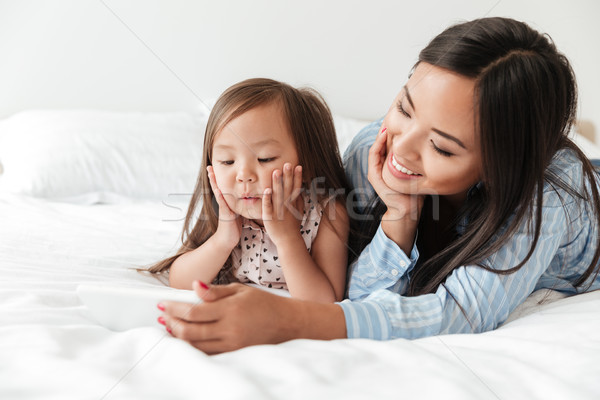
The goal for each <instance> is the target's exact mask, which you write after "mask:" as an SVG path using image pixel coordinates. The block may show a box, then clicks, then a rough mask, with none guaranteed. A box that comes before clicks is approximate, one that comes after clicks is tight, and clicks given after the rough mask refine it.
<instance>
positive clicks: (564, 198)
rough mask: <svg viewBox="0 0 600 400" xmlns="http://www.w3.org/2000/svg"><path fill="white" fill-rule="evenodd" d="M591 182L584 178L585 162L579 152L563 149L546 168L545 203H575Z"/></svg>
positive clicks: (554, 204)
mask: <svg viewBox="0 0 600 400" xmlns="http://www.w3.org/2000/svg"><path fill="white" fill-rule="evenodd" d="M589 184H590V182H586V180H585V179H584V171H583V163H582V161H581V159H580V158H579V156H578V155H577V153H576V152H575V151H574V150H572V149H561V150H559V151H558V152H556V154H555V155H554V157H553V159H552V162H551V163H550V165H549V166H548V168H547V170H546V179H545V182H544V203H545V204H544V205H545V206H550V207H552V206H555V207H558V206H561V207H562V206H565V205H567V204H570V203H573V202H574V201H576V200H578V199H580V198H581V197H580V195H583V194H584V192H585V190H586V186H588V185H589ZM596 184H598V181H597V182H596Z"/></svg>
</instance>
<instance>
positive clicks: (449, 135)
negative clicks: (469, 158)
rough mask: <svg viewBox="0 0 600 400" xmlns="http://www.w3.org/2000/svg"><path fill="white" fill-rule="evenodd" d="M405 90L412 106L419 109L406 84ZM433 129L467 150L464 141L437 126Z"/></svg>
mask: <svg viewBox="0 0 600 400" xmlns="http://www.w3.org/2000/svg"><path fill="white" fill-rule="evenodd" d="M404 92H405V93H406V98H407V99H408V102H409V103H410V106H411V107H412V109H413V110H415V111H417V109H416V108H415V103H413V100H412V97H410V92H409V90H408V86H406V85H404ZM431 130H432V131H434V132H435V133H437V134H438V135H440V136H443V137H445V138H446V139H448V140H452V141H453V142H454V143H456V144H457V145H459V146H460V147H462V148H463V149H465V150H466V149H467V148H466V147H465V145H464V143H463V142H461V141H460V140H459V139H458V138H456V137H454V136H452V135H451V134H449V133H446V132H444V131H440V130H439V129H436V128H431Z"/></svg>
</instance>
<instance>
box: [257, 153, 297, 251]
mask: <svg viewBox="0 0 600 400" xmlns="http://www.w3.org/2000/svg"><path fill="white" fill-rule="evenodd" d="M282 169H283V171H280V170H278V169H276V170H275V171H273V174H272V179H273V181H272V188H267V189H265V191H264V193H263V201H262V218H263V224H264V226H265V229H266V230H267V233H268V234H269V237H270V238H271V240H272V241H273V243H274V244H275V246H277V247H280V244H283V243H284V242H286V241H289V240H296V239H300V238H301V236H300V223H301V221H302V214H303V213H302V207H303V202H302V197H301V196H300V194H301V193H302V167H301V166H300V165H298V166H296V167H295V168H294V169H293V171H292V165H291V164H290V163H285V164H284V165H283V168H282Z"/></svg>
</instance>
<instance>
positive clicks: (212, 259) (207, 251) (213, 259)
mask: <svg viewBox="0 0 600 400" xmlns="http://www.w3.org/2000/svg"><path fill="white" fill-rule="evenodd" d="M232 250H233V247H231V246H230V245H229V244H227V243H224V242H223V241H221V240H219V238H218V237H217V236H216V235H213V236H211V237H210V238H209V239H208V240H207V241H206V242H204V243H203V244H202V245H201V246H200V247H198V248H196V249H194V250H192V251H189V252H187V253H184V254H182V255H180V256H179V257H177V259H176V260H175V261H173V264H172V265H171V269H170V271H169V285H170V286H171V287H174V288H177V289H191V288H192V282H193V281H198V280H200V281H202V282H207V283H208V282H212V281H213V280H214V279H215V277H216V276H217V274H218V273H219V271H220V270H221V268H223V264H225V261H227V258H228V257H229V255H230V254H231V251H232Z"/></svg>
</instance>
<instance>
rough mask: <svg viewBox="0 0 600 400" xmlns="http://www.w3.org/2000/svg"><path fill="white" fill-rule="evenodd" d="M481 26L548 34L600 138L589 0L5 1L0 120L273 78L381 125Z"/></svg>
mask: <svg viewBox="0 0 600 400" xmlns="http://www.w3.org/2000/svg"><path fill="white" fill-rule="evenodd" d="M482 16H510V17H513V18H517V19H520V20H523V21H526V22H528V23H530V24H531V25H532V26H533V27H535V28H537V29H538V30H541V31H545V32H548V33H550V35H551V36H552V37H553V39H554V40H555V41H556V43H557V45H558V47H559V48H560V49H562V51H563V52H564V53H566V54H567V56H568V57H569V58H570V60H571V61H572V63H573V66H574V69H575V72H576V74H577V77H578V80H579V87H580V119H582V120H585V121H588V122H590V123H591V124H592V126H593V127H595V129H596V130H598V129H600V78H599V77H598V72H597V68H598V65H600V51H599V48H600V45H599V44H598V43H599V39H600V21H599V19H600V2H597V1H594V0H587V1H586V0H570V1H566V0H561V1H558V0H532V1H527V0H504V1H502V0H501V1H498V0H462V1H432V0H423V1H420V2H416V1H411V2H408V1H384V0H371V1H355V0H354V1H348V0H330V1H319V0H304V1H301V2H300V1H275V0H273V1H268V0H254V1H244V0H231V1H216V0H215V1H183V0H179V1H167V0H162V1H159V0H154V1H144V0H121V1H117V0H105V1H99V0H61V1H43V0H37V1H36V0H25V1H16V0H15V1H9V0H0V117H4V116H7V115H9V114H12V113H14V112H17V111H20V110H23V109H29V108H103V109H111V110H192V109H194V108H195V107H198V105H199V104H200V101H201V100H203V99H208V98H214V97H216V96H218V95H219V93H220V92H221V91H222V90H223V89H225V88H226V87H227V86H229V85H230V84H232V83H234V82H236V81H239V80H241V79H244V78H248V77H253V76H266V77H272V78H275V79H280V80H284V81H287V82H290V83H292V84H296V85H299V84H309V85H311V86H313V87H315V88H316V89H318V90H319V91H321V92H322V93H323V94H324V96H325V97H326V99H327V100H328V102H329V104H330V106H331V107H332V109H333V111H334V112H335V113H337V114H341V115H345V116H353V117H357V118H365V119H372V118H376V117H378V116H379V115H382V114H383V113H385V111H386V110H387V107H388V105H389V103H390V101H391V100H392V98H393V96H394V95H395V93H396V91H397V90H399V88H400V86H401V84H402V83H403V82H404V80H405V79H406V76H407V73H408V71H409V69H410V67H411V66H412V65H413V63H414V62H415V60H416V57H417V54H418V52H419V50H420V49H421V48H422V47H423V46H424V45H425V44H426V43H427V42H428V41H429V40H430V39H431V38H432V37H433V36H434V35H435V34H437V33H439V32H440V31H441V30H442V29H443V28H444V27H446V26H447V25H449V24H451V23H454V22H458V21H462V20H468V19H473V18H477V17H482ZM596 135H597V136H600V134H596ZM599 141H600V140H599Z"/></svg>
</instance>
